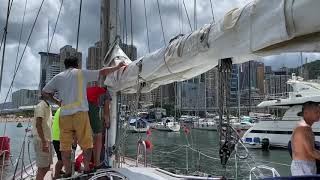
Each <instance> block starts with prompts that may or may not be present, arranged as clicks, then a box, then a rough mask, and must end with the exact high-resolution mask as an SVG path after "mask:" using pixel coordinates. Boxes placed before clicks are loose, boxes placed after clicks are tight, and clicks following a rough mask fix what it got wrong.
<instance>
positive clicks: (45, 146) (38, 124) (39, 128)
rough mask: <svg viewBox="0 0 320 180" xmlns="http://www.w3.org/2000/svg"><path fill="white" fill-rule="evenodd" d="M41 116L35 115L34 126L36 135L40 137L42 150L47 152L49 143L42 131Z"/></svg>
mask: <svg viewBox="0 0 320 180" xmlns="http://www.w3.org/2000/svg"><path fill="white" fill-rule="evenodd" d="M42 121H43V119H42V117H37V119H36V128H37V132H38V135H39V137H40V139H41V143H42V151H44V152H49V145H48V142H47V140H46V139H45V138H44V133H43V129H42Z"/></svg>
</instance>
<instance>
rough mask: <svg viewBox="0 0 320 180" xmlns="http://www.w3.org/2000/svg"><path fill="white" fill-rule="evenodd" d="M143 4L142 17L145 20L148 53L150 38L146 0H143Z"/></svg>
mask: <svg viewBox="0 0 320 180" xmlns="http://www.w3.org/2000/svg"><path fill="white" fill-rule="evenodd" d="M143 5H144V18H145V22H146V31H147V41H148V52H149V53H150V40H149V28H148V17H147V7H146V0H143Z"/></svg>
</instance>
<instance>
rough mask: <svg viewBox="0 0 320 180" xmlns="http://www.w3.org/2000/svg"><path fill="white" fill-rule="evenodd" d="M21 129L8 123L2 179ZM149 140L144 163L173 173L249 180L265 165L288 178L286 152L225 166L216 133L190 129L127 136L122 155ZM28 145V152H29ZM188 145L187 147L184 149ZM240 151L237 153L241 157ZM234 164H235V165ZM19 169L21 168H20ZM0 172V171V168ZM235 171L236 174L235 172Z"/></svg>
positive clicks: (19, 140)
mask: <svg viewBox="0 0 320 180" xmlns="http://www.w3.org/2000/svg"><path fill="white" fill-rule="evenodd" d="M22 124H23V127H21V128H17V127H16V125H17V123H13V122H10V123H7V128H6V135H7V136H9V137H10V145H11V161H12V163H11V162H10V160H9V161H7V163H6V166H5V167H4V173H5V177H9V176H10V175H12V174H13V172H14V165H13V164H14V163H15V161H16V159H17V158H18V156H19V153H20V150H21V147H22V144H23V141H24V135H25V133H26V131H25V129H26V127H27V123H22ZM3 130H4V123H1V124H0V133H1V135H2V134H3ZM140 138H141V139H144V140H146V139H149V140H150V141H151V142H152V144H153V147H152V151H148V155H147V161H148V162H149V163H152V165H155V166H158V167H160V168H163V169H165V170H168V171H170V172H174V173H181V174H182V173H183V174H185V173H188V174H199V172H202V173H206V174H208V175H213V176H214V175H218V176H221V175H226V176H227V177H230V178H235V177H236V173H237V174H238V178H239V179H249V171H250V169H251V168H252V167H254V166H257V165H267V166H271V167H274V168H275V169H276V170H277V171H278V172H279V173H280V175H281V176H288V175H290V166H289V164H290V162H291V160H290V156H289V153H288V152H287V151H286V150H281V149H279V150H270V151H268V152H265V151H261V150H253V149H250V151H249V152H250V156H249V157H248V158H247V159H245V160H241V159H237V161H236V160H235V156H232V157H231V159H230V160H229V161H228V164H227V166H226V167H223V166H222V165H221V164H220V159H219V154H218V152H219V140H218V135H217V132H215V131H203V130H193V129H191V130H190V131H189V132H188V133H186V132H185V131H183V130H181V131H180V132H162V131H156V130H152V133H151V135H150V136H147V134H146V133H141V134H139V133H136V134H130V135H129V136H128V138H127V139H126V143H125V144H126V145H125V147H124V148H123V149H125V152H124V153H125V154H126V155H127V156H129V157H132V158H136V148H137V141H138V140H139V139H140ZM28 144H29V152H30V153H28ZM187 145H189V146H188V147H187ZM241 153H242V151H240V152H239V154H240V155H241ZM29 154H30V160H31V161H33V160H34V157H35V154H34V150H33V145H32V137H28V136H27V137H26V139H25V153H24V164H25V165H27V164H29V163H30V160H29ZM235 162H237V165H236V164H235ZM19 169H21V167H19ZM0 170H1V169H0ZM236 171H237V172H236Z"/></svg>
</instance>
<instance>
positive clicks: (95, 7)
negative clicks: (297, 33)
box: [0, 0, 320, 102]
mask: <svg viewBox="0 0 320 180" xmlns="http://www.w3.org/2000/svg"><path fill="white" fill-rule="evenodd" d="M246 2H247V1H245V0H233V1H215V2H214V4H213V5H214V7H215V8H214V18H215V19H216V20H219V19H220V18H221V17H223V15H224V13H226V12H227V11H229V10H230V9H232V8H234V7H235V6H236V7H241V6H243V5H244V4H245V3H246ZM185 3H186V7H187V9H188V11H192V10H193V2H191V1H186V2H185ZM208 3H209V1H199V4H198V5H197V11H199V12H200V11H201V13H198V17H197V27H200V26H202V25H204V24H206V23H210V22H211V21H212V15H211V11H210V8H206V7H208V5H209V4H208ZM59 5H60V4H59V3H57V1H54V0H50V1H46V2H45V3H44V5H43V8H44V9H43V10H42V11H41V13H40V16H39V20H38V22H37V24H36V26H35V30H34V34H33V36H32V37H31V41H30V43H29V44H28V46H27V48H26V52H25V55H24V58H23V61H22V63H21V68H20V69H19V71H18V74H17V78H16V80H15V83H14V85H13V91H15V90H18V89H21V88H27V89H32V88H36V87H38V85H39V81H40V77H38V74H39V73H40V68H39V67H40V65H39V64H40V59H39V58H38V52H41V51H42V52H46V48H47V39H48V21H49V35H50V37H51V36H52V32H53V29H54V23H55V20H56V19H55V18H56V17H57V14H58V11H59ZM120 5H121V4H120ZM23 6H24V4H23V3H17V2H14V3H13V6H12V11H11V13H12V15H14V16H12V17H11V19H10V21H9V28H8V41H7V48H6V56H5V63H4V64H5V69H4V74H3V77H4V81H3V84H2V86H3V87H2V90H1V94H0V102H3V101H4V98H5V96H6V93H7V92H8V87H9V86H10V81H11V79H12V76H13V73H12V72H13V69H14V66H15V65H14V61H9V59H12V57H16V53H17V48H18V44H19V43H18V42H19V32H20V31H19V30H20V27H21V20H22V15H23V11H21V9H23ZM39 6H40V1H39V0H34V1H32V3H29V4H28V5H27V14H26V20H25V25H24V26H25V29H24V33H23V36H22V41H21V44H22V45H24V44H25V43H26V39H27V38H26V36H27V34H28V32H29V29H30V28H31V26H32V23H33V20H34V17H35V15H36V10H37V9H38V8H39ZM139 7H143V3H142V1H133V20H134V21H135V23H133V28H132V32H133V39H132V41H133V44H134V45H136V46H137V49H138V52H137V56H138V57H140V56H142V55H144V54H146V53H148V45H147V44H148V43H147V37H146V33H145V32H146V31H145V23H144V20H143V19H144V18H142V19H141V20H139V21H137V20H136V19H137V18H138V17H144V14H143V11H141V10H140V8H139ZM181 7H182V6H181ZM217 7H219V8H217ZM78 8H79V7H78V3H74V2H73V1H66V2H64V6H63V9H62V12H61V17H60V20H59V23H58V26H57V30H56V34H55V36H54V38H53V41H52V47H51V50H50V53H59V49H60V48H61V47H63V46H65V45H72V46H73V47H75V45H76V30H77V29H76V27H77V12H78ZM160 8H161V9H162V13H163V25H164V27H165V32H164V34H165V37H166V39H167V41H168V40H170V38H172V37H174V36H176V35H177V34H179V33H188V32H190V29H189V24H188V22H187V19H186V17H185V15H184V16H183V21H181V18H180V20H179V18H178V17H179V16H177V8H178V7H177V3H176V2H175V1H166V2H165V3H164V1H160ZM0 9H1V11H0V26H1V27H4V25H5V19H6V3H2V4H0ZM155 10H156V6H154V4H153V3H151V2H149V1H148V2H147V15H148V20H149V24H150V26H151V27H152V28H150V34H149V37H150V50H151V52H152V51H154V50H156V49H158V48H160V47H162V46H163V45H164V42H163V40H162V38H159V37H160V36H159V35H161V34H162V33H161V27H160V23H159V16H158V14H157V13H154V12H155ZM121 13H123V12H121ZM83 14H84V15H83V16H82V19H81V28H80V38H79V51H80V52H82V53H83V58H82V63H83V64H85V61H86V57H87V56H88V54H87V49H88V48H89V47H90V46H92V45H93V44H94V43H95V42H97V41H99V40H100V35H101V34H100V1H86V2H84V4H83ZM127 14H129V12H128V13H127ZM129 19H130V18H129V17H128V18H127V20H128V21H127V28H128V29H127V30H128V38H127V42H128V44H130V43H131V42H130V41H131V35H130V31H131V29H130V22H129ZM179 24H180V25H179ZM191 24H192V26H193V25H194V22H191ZM20 48H21V47H20ZM20 55H21V54H20ZM304 57H308V61H312V60H315V59H320V58H319V57H320V56H319V54H316V53H304ZM264 59H265V61H264V63H265V64H267V65H270V64H272V65H274V67H276V68H279V67H281V66H282V65H283V64H285V65H287V66H288V65H290V66H297V65H300V55H299V53H290V54H284V55H280V56H272V57H266V58H264ZM289 62H290V63H289ZM26 74H27V75H28V76H25V75H26Z"/></svg>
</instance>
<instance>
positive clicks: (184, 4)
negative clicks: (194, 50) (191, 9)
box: [182, 0, 192, 31]
mask: <svg viewBox="0 0 320 180" xmlns="http://www.w3.org/2000/svg"><path fill="white" fill-rule="evenodd" d="M182 2H183V6H184V10H185V12H186V15H187V19H188V22H189V27H190V31H192V26H191V21H190V18H189V14H188V10H187V7H186V3H184V0H182Z"/></svg>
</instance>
